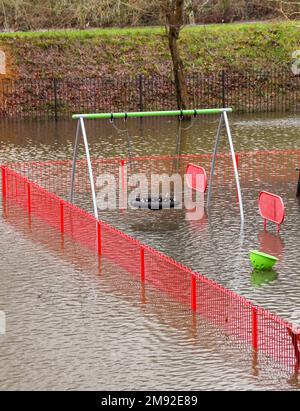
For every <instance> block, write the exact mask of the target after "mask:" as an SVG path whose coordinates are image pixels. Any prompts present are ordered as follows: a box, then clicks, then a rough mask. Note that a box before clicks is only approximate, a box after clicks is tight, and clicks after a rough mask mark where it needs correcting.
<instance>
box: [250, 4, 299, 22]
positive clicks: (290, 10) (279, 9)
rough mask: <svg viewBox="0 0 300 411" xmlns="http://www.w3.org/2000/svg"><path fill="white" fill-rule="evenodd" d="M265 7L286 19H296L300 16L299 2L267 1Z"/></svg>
mask: <svg viewBox="0 0 300 411" xmlns="http://www.w3.org/2000/svg"><path fill="white" fill-rule="evenodd" d="M256 1H257V0H256ZM264 6H265V7H266V8H268V9H269V10H271V11H275V12H276V13H277V14H279V15H281V16H283V17H284V18H285V19H295V18H299V16H300V1H299V0H296V1H295V0H266V2H265V3H264Z"/></svg>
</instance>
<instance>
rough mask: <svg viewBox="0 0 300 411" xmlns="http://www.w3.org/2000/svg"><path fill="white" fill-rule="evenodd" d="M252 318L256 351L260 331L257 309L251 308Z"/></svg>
mask: <svg viewBox="0 0 300 411" xmlns="http://www.w3.org/2000/svg"><path fill="white" fill-rule="evenodd" d="M251 313H252V315H251V317H252V348H253V350H254V351H257V349H258V330H257V308H256V307H252V308H251Z"/></svg>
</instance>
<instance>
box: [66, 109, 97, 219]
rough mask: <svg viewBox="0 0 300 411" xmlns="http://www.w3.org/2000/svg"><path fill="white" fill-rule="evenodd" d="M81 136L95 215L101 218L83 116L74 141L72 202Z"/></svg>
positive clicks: (72, 199)
mask: <svg viewBox="0 0 300 411" xmlns="http://www.w3.org/2000/svg"><path fill="white" fill-rule="evenodd" d="M81 137H82V140H83V144H84V150H85V155H86V161H87V166H88V173H89V180H90V186H91V191H92V200H93V210H94V216H95V218H96V219H97V220H98V219H99V218H98V208H97V199H96V190H95V180H94V176H93V168H92V163H91V157H90V151H89V145H88V139H87V134H86V129H85V124H84V120H83V118H82V117H81V118H79V120H78V123H77V130H76V137H75V143H74V154H73V162H72V176H71V192H70V202H71V203H73V201H74V183H75V174H76V161H77V152H78V146H79V140H80V138H81Z"/></svg>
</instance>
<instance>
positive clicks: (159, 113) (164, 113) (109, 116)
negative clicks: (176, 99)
mask: <svg viewBox="0 0 300 411" xmlns="http://www.w3.org/2000/svg"><path fill="white" fill-rule="evenodd" d="M224 112H227V113H231V112H232V108H206V109H200V110H197V109H195V110H174V111H135V112H134V111H133V112H128V113H95V114H73V115H72V119H73V120H79V119H80V118H83V119H87V120H95V119H115V118H129V117H163V116H166V117H169V116H193V115H198V114H221V113H224Z"/></svg>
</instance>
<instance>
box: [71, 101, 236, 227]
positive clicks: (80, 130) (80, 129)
mask: <svg viewBox="0 0 300 411" xmlns="http://www.w3.org/2000/svg"><path fill="white" fill-rule="evenodd" d="M231 112H232V109H231V108H216V109H194V110H173V111H144V112H128V113H97V114H74V115H73V116H72V118H73V120H77V130H76V136H75V143H74V152H73V162H72V177H71V190H70V202H71V203H73V202H74V183H75V175H76V161H77V152H78V146H79V143H80V139H82V141H83V144H84V150H85V157H86V161H87V166H88V175H89V182H90V186H91V193H92V203H93V211H94V216H95V218H96V219H97V220H99V215H98V208H97V202H96V190H95V182H94V181H95V180H94V175H93V169H92V163H91V156H90V150H89V143H88V136H87V132H86V127H85V120H109V121H110V123H112V124H114V123H113V122H114V120H116V119H124V120H128V119H129V118H145V117H178V119H179V121H180V123H179V129H178V133H177V138H176V151H177V150H179V147H180V135H181V130H182V120H183V118H184V117H191V116H193V117H194V119H195V118H196V117H197V116H200V115H219V117H220V120H219V125H218V128H217V132H216V137H215V144H214V149H213V158H212V163H211V172H210V176H209V182H208V195H207V207H208V208H209V206H210V201H211V195H212V181H213V176H214V172H215V165H216V157H217V151H218V145H219V142H220V138H221V132H222V128H223V126H225V130H226V135H227V139H228V143H229V147H230V153H231V159H232V163H233V170H234V176H235V181H236V187H237V197H238V202H239V210H240V218H241V223H242V224H243V222H244V209H243V201H242V194H241V188H240V181H239V174H238V166H237V161H236V156H235V152H234V146H233V140H232V134H231V130H230V126H229V120H228V113H231ZM192 124H193V123H192ZM188 128H189V127H188ZM124 130H126V129H124ZM124 130H122V131H124ZM128 148H129V150H130V142H129V137H128ZM187 171H188V172H189V173H191V174H192V177H191V178H192V180H191V181H190V185H193V182H194V181H195V177H196V174H197V173H199V174H202V175H203V174H204V173H205V170H204V169H203V168H201V167H198V168H195V167H193V165H190V168H189V169H187ZM189 173H188V174H189ZM205 177H206V174H205ZM205 188H206V187H205ZM204 191H205V190H204ZM158 200H159V202H161V203H163V201H164V200H165V199H158ZM151 201H153V199H151V198H150V208H151ZM174 203H175V200H174V199H173V198H171V199H170V204H171V205H172V204H174ZM138 208H141V207H138Z"/></svg>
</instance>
